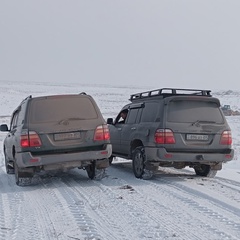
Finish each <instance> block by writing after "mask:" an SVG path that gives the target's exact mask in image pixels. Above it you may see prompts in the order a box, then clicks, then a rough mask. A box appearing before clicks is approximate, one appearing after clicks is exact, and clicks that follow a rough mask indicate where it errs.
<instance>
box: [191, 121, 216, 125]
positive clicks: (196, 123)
mask: <svg viewBox="0 0 240 240" xmlns="http://www.w3.org/2000/svg"><path fill="white" fill-rule="evenodd" d="M201 123H216V122H215V121H200V120H197V121H196V122H193V123H192V126H194V125H195V126H199V125H200V124H201Z"/></svg>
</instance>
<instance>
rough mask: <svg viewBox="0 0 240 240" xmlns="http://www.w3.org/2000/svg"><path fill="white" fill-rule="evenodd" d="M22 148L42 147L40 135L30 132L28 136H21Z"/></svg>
mask: <svg viewBox="0 0 240 240" xmlns="http://www.w3.org/2000/svg"><path fill="white" fill-rule="evenodd" d="M20 143H21V147H40V146H41V145H42V142H41V140H40V138H39V136H38V134H37V133H36V132H34V131H30V132H29V133H27V134H22V135H21V140H20Z"/></svg>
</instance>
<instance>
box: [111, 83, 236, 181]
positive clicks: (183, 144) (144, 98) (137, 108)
mask: <svg viewBox="0 0 240 240" xmlns="http://www.w3.org/2000/svg"><path fill="white" fill-rule="evenodd" d="M130 101H131V103H129V104H127V105H126V106H124V107H123V108H122V110H121V112H120V113H119V114H118V116H117V117H116V119H115V121H113V119H112V118H109V119H108V120H107V122H108V124H109V129H110V134H111V143H112V147H113V153H112V156H111V158H110V161H111V160H112V158H113V157H116V156H118V157H122V158H125V159H132V167H133V172H134V174H135V176H136V177H137V178H145V179H147V178H151V177H152V175H153V173H154V171H155V170H157V169H158V167H159V166H162V167H174V168H177V169H181V168H184V167H186V166H189V167H192V168H194V170H195V172H196V174H197V175H200V176H208V177H214V176H215V175H216V173H217V171H218V170H221V169H222V163H225V162H227V161H230V160H232V159H233V155H234V150H233V149H232V148H231V144H232V137H231V130H230V128H229V125H228V123H227V121H226V119H225V116H224V114H223V112H222V110H221V107H220V102H219V99H217V98H215V97H212V96H211V91H210V90H198V89H172V88H163V89H157V90H152V91H147V92H142V93H137V94H133V95H131V96H130ZM126 112H127V114H126Z"/></svg>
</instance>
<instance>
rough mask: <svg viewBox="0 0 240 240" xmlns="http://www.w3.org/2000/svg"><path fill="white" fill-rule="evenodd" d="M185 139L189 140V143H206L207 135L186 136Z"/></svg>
mask: <svg viewBox="0 0 240 240" xmlns="http://www.w3.org/2000/svg"><path fill="white" fill-rule="evenodd" d="M186 139H187V140H190V141H207V140H208V135H202V134H187V136H186Z"/></svg>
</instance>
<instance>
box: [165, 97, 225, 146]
mask: <svg viewBox="0 0 240 240" xmlns="http://www.w3.org/2000/svg"><path fill="white" fill-rule="evenodd" d="M166 104H167V107H166V108H165V118H166V119H165V124H166V125H165V128H167V129H171V130H172V131H173V132H174V136H175V140H176V144H174V146H173V145H172V146H171V144H170V145H169V146H168V148H169V149H170V148H174V151H194V150H204V151H213V150H214V149H215V150H216V149H219V148H224V146H220V144H219V142H220V138H221V134H222V132H223V131H224V130H227V128H228V125H227V123H226V121H225V117H224V116H223V114H222V112H221V110H220V103H219V100H218V99H216V98H209V97H175V98H172V99H166Z"/></svg>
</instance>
